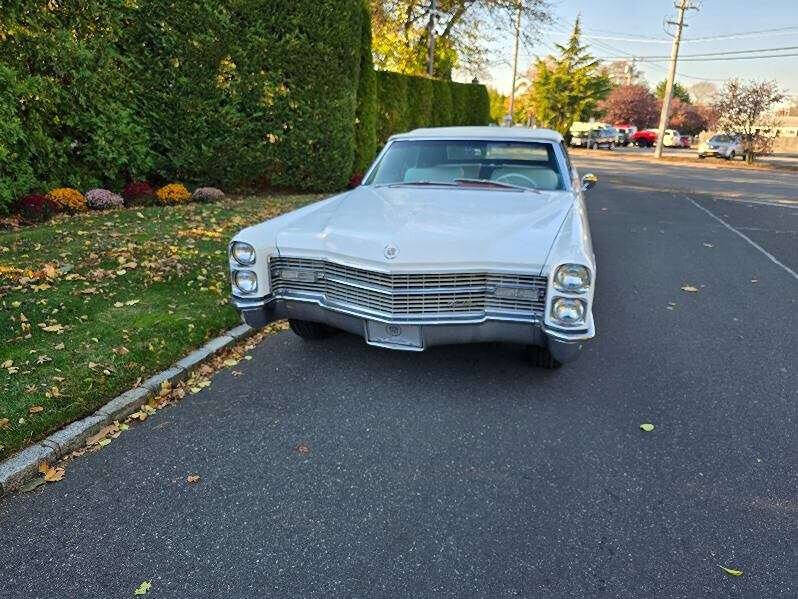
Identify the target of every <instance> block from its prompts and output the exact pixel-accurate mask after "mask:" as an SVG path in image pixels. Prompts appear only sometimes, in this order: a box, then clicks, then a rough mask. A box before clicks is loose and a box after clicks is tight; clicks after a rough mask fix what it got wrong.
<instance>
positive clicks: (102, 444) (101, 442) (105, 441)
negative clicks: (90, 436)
mask: <svg viewBox="0 0 798 599" xmlns="http://www.w3.org/2000/svg"><path fill="white" fill-rule="evenodd" d="M110 443H111V439H100V440H99V441H97V445H99V446H100V447H105V446H106V445H109V444H110Z"/></svg>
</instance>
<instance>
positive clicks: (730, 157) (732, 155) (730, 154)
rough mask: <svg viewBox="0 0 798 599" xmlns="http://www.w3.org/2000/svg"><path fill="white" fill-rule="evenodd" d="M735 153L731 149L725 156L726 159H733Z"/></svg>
mask: <svg viewBox="0 0 798 599" xmlns="http://www.w3.org/2000/svg"><path fill="white" fill-rule="evenodd" d="M736 155H737V154H735V153H734V150H732V151H731V152H729V155H728V156H726V160H734V157H735V156H736Z"/></svg>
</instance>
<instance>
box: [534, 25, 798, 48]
mask: <svg viewBox="0 0 798 599" xmlns="http://www.w3.org/2000/svg"><path fill="white" fill-rule="evenodd" d="M796 31H798V25H795V26H790V27H777V28H775V29H759V30H757V31H742V32H739V33H728V34H724V35H713V36H706V37H694V38H686V39H683V40H681V43H703V42H715V41H720V40H731V39H743V38H751V37H764V36H772V35H790V34H793V33H794V32H796ZM547 33H559V32H557V31H548V32H547ZM582 37H584V38H585V39H589V40H608V41H615V42H629V43H636V44H670V43H672V41H673V40H669V39H663V38H656V37H648V36H637V37H628V36H619V35H590V34H587V33H586V34H583V35H582Z"/></svg>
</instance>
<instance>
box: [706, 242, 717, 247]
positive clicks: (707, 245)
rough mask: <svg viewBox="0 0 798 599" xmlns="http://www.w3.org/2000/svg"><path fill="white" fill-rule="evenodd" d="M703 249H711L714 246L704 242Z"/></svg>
mask: <svg viewBox="0 0 798 599" xmlns="http://www.w3.org/2000/svg"><path fill="white" fill-rule="evenodd" d="M704 247H705V248H713V247H715V246H714V245H712V244H711V243H707V242H706V241H705V242H704Z"/></svg>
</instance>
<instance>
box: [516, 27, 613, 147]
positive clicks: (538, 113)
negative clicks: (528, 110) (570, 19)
mask: <svg viewBox="0 0 798 599" xmlns="http://www.w3.org/2000/svg"><path fill="white" fill-rule="evenodd" d="M581 32H582V31H581V26H580V23H579V18H577V19H576V22H575V23H574V28H573V31H572V32H571V37H570V38H569V40H568V43H567V44H566V45H564V46H561V45H560V44H557V49H558V50H559V52H560V54H559V56H556V57H555V56H549V57H546V58H545V59H539V60H538V61H537V62H536V63H535V67H534V71H533V73H534V75H533V80H532V85H531V86H530V87H529V91H528V94H529V98H528V100H529V102H530V103H531V104H532V106H533V111H534V116H535V120H536V121H537V123H538V124H539V125H540V126H542V127H548V128H550V129H554V130H556V131H559V132H560V133H562V134H565V133H567V132H568V130H569V129H570V128H571V125H572V124H573V122H574V121H576V120H587V119H588V118H590V117H591V116H594V114H595V113H596V110H597V108H598V103H599V102H600V101H601V100H603V99H604V98H606V97H607V95H608V94H609V93H610V90H611V89H612V84H611V83H610V79H609V77H607V75H606V74H603V73H601V72H600V68H599V61H598V60H596V59H595V58H593V56H591V55H590V54H589V53H588V52H587V49H586V46H583V45H582V44H581V43H580V41H579V38H580V36H581Z"/></svg>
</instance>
